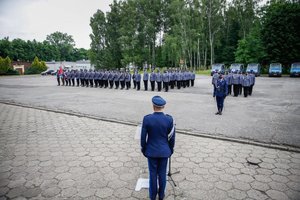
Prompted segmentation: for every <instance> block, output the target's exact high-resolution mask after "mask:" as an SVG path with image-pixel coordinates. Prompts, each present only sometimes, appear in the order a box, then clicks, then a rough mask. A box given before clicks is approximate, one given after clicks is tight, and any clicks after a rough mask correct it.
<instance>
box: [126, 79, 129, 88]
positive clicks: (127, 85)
mask: <svg viewBox="0 0 300 200" xmlns="http://www.w3.org/2000/svg"><path fill="white" fill-rule="evenodd" d="M129 88H130V81H126V89H127V90H128V89H129Z"/></svg>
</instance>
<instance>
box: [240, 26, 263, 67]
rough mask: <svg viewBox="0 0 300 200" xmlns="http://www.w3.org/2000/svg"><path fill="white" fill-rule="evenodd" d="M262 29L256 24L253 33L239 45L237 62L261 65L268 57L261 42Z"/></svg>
mask: <svg viewBox="0 0 300 200" xmlns="http://www.w3.org/2000/svg"><path fill="white" fill-rule="evenodd" d="M260 32H261V27H260V24H259V22H257V23H256V24H255V26H254V27H253V28H252V30H251V32H250V33H249V34H248V35H247V36H246V38H244V39H242V40H240V41H239V43H238V48H237V50H236V52H235V61H236V62H240V63H261V62H263V60H264V59H265V57H266V52H265V48H264V46H263V43H262V40H261V34H260Z"/></svg>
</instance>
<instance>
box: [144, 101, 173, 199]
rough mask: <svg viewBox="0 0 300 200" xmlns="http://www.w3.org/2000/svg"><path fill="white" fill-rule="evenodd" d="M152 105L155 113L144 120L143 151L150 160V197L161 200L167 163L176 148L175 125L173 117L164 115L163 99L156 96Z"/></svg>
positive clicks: (164, 186)
mask: <svg viewBox="0 0 300 200" xmlns="http://www.w3.org/2000/svg"><path fill="white" fill-rule="evenodd" d="M152 104H153V110H154V113H153V114H149V115H146V116H145V117H144V119H143V125H142V132H141V150H142V153H143V155H144V156H145V157H147V159H148V168H149V196H150V199H151V200H155V199H156V196H157V195H158V197H159V199H163V198H164V196H165V188H166V173H167V163H168V158H169V157H170V156H171V155H172V154H173V152H174V146H175V123H174V120H173V118H172V116H170V115H166V114H164V113H163V109H164V106H165V105H166V101H165V100H164V99H163V98H162V97H160V96H154V97H153V98H152ZM157 182H158V183H159V189H158V186H157Z"/></svg>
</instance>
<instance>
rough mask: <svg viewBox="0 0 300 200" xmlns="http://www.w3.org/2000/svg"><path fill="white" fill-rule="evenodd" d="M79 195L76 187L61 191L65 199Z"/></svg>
mask: <svg viewBox="0 0 300 200" xmlns="http://www.w3.org/2000/svg"><path fill="white" fill-rule="evenodd" d="M76 194H77V189H76V188H74V187H69V188H65V189H63V190H62V191H61V195H62V196H63V197H64V198H70V197H72V196H74V195H76Z"/></svg>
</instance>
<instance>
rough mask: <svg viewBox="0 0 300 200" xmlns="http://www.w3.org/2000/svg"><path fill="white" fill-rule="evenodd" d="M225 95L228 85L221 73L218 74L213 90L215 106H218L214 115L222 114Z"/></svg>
mask: <svg viewBox="0 0 300 200" xmlns="http://www.w3.org/2000/svg"><path fill="white" fill-rule="evenodd" d="M227 95H228V86H227V83H226V80H225V79H224V78H223V74H219V76H218V80H216V83H215V87H214V92H213V97H216V102H217V108H218V111H217V112H216V115H222V112H223V107H224V100H225V98H226V96H227Z"/></svg>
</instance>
